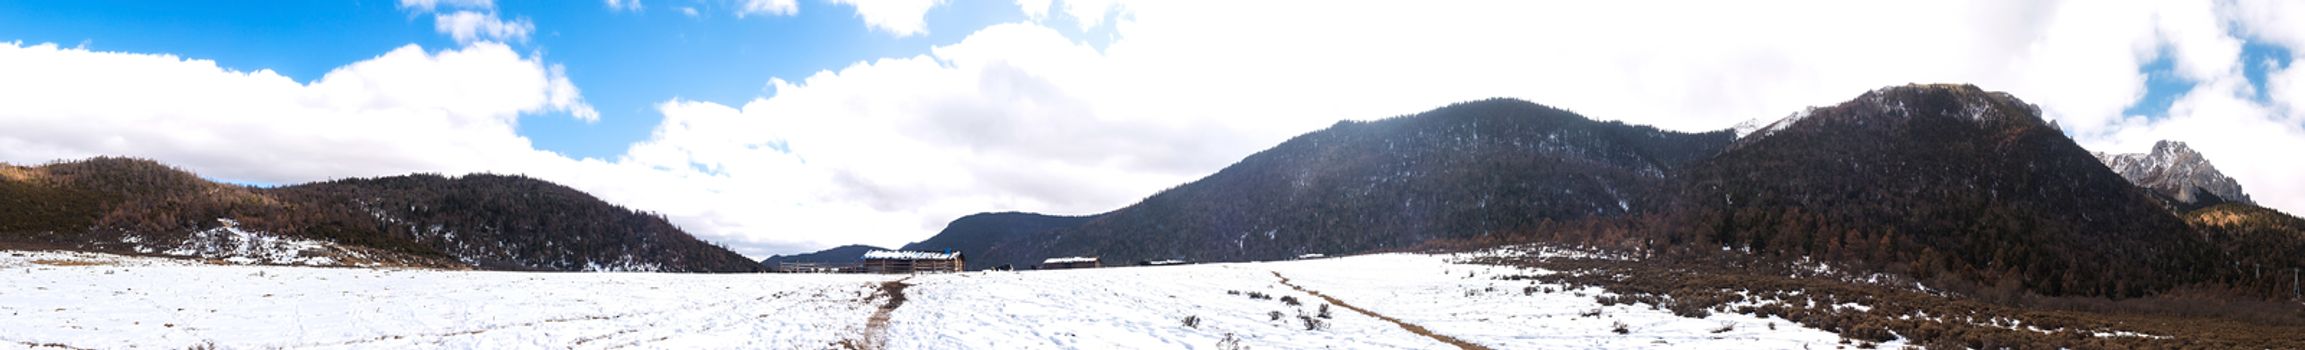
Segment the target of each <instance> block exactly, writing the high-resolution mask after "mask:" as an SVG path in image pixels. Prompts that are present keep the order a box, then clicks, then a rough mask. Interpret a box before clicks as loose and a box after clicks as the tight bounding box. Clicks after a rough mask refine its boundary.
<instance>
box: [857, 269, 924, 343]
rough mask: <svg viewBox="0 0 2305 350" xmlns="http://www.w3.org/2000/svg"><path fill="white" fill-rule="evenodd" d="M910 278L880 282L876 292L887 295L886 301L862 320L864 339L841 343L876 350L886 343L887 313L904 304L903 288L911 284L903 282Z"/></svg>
mask: <svg viewBox="0 0 2305 350" xmlns="http://www.w3.org/2000/svg"><path fill="white" fill-rule="evenodd" d="M911 279H912V277H905V278H899V279H897V280H895V281H888V282H881V283H880V292H879V293H878V294H882V295H887V296H888V302H887V303H883V304H880V308H879V309H876V310H873V311H872V318H870V319H867V320H866V321H865V322H864V337H865V339H864V340H863V341H861V342H860V341H854V340H849V341H842V342H841V345H843V346H846V347H849V348H853V349H864V350H877V349H880V348H881V347H883V346H886V345H888V316H889V313H893V312H896V308H897V307H900V306H904V288H905V287H911V286H912V285H911V284H906V283H904V281H906V280H911Z"/></svg>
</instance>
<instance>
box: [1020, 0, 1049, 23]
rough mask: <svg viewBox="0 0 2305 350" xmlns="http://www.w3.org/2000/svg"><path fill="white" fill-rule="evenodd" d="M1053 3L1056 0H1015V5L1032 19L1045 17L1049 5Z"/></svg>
mask: <svg viewBox="0 0 2305 350" xmlns="http://www.w3.org/2000/svg"><path fill="white" fill-rule="evenodd" d="M1055 4H1056V0H1016V7H1017V8H1019V9H1022V10H1024V16H1025V17H1026V18H1031V19H1034V20H1039V19H1042V18H1047V17H1048V10H1049V6H1051V5H1055Z"/></svg>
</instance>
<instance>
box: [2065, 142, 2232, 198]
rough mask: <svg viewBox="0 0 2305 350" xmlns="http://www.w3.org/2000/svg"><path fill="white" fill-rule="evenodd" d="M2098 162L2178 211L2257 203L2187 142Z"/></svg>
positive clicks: (2103, 156) (2155, 146)
mask: <svg viewBox="0 0 2305 350" xmlns="http://www.w3.org/2000/svg"><path fill="white" fill-rule="evenodd" d="M2095 155H2096V156H2097V160H2098V161H2102V162H2104V163H2105V166H2106V167H2110V168H2112V169H2113V172H2114V173H2119V174H2121V177H2123V178H2127V179H2129V181H2130V182H2132V183H2135V184H2136V185H2137V186H2138V187H2144V188H2146V189H2149V190H2152V191H2153V192H2154V193H2155V194H2157V195H2160V196H2162V197H2164V199H2166V200H2167V201H2168V202H2170V206H2171V207H2173V208H2176V209H2178V211H2190V210H2192V209H2195V208H2204V207H2208V206H2213V205H2217V204H2219V203H2225V202H2235V203H2242V204H2250V203H2254V202H2252V201H2250V200H2249V194H2248V193H2247V192H2243V191H2242V190H2241V183H2240V182H2237V181H2234V180H2233V178H2231V177H2226V176H2225V173H2222V172H2218V171H2217V166H2215V165H2211V164H2209V159H2208V158H2206V157H2202V156H2201V153H2200V152H2195V151H2193V148H2192V147H2186V146H2185V143H2184V142H2176V141H2166V140H2164V141H2160V142H2155V143H2153V151H2152V152H2150V153H2123V154H2109V153H2095Z"/></svg>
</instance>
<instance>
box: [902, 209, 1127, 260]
mask: <svg viewBox="0 0 2305 350" xmlns="http://www.w3.org/2000/svg"><path fill="white" fill-rule="evenodd" d="M1096 218H1097V217H1095V216H1054V215H1042V214H1034V213H1018V212H1007V213H981V214H973V215H969V216H963V217H961V218H959V219H954V220H953V221H952V223H951V224H947V225H945V227H944V230H942V231H938V232H937V234H936V235H935V236H930V237H929V238H928V239H926V240H921V241H920V242H914V243H912V244H906V245H904V249H905V250H920V251H937V252H941V251H957V252H961V254H962V256H964V257H966V258H967V259H968V262H969V263H968V268H969V269H971V270H982V269H988V268H992V267H995V266H1000V265H1003V264H1007V265H1011V266H1032V265H1033V264H1036V263H1039V262H1040V259H1042V258H1044V257H1040V256H1036V255H1033V254H1026V251H1024V250H1020V249H1011V248H1008V247H1012V246H1029V245H1030V244H1031V243H1032V242H1031V240H1032V239H1034V238H1035V237H1039V236H1038V235H1040V234H1043V233H1048V232H1050V231H1055V230H1060V229H1069V228H1074V227H1080V225H1081V224H1085V223H1088V222H1089V221H1091V220H1095V219H1096Z"/></svg>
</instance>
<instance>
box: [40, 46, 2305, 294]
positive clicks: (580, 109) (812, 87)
mask: <svg viewBox="0 0 2305 350" xmlns="http://www.w3.org/2000/svg"><path fill="white" fill-rule="evenodd" d="M2298 48H2305V4H2298V3H2294V2H2282V1H2169V2H2152V1H2068V2H2059V1H2025V2H2011V1H1976V2H1959V1H1916V2H1895V1H1883V2H1847V1H1816V2H1805V1H1763V2H1736V3H1722V2H1713V1H1611V2H1602V3H1592V2H1549V1H1421V2H1413V3H1387V2H1357V1H1355V2H1337V1H1256V2H1243V1H1197V0H1157V1H1135V0H1090V1H1067V0H989V1H970V0H893V1H876V0H831V1H819V0H604V1H526V0H365V1H345V2H320V1H125V0H122V1H115V0H90V1H0V162H8V163H13V164H41V163H47V162H53V161H59V160H71V159H80V158H86V157H92V156H100V155H113V156H130V157H140V158H148V159H154V160H158V161H161V162H164V163H168V164H172V165H175V166H178V167H182V168H184V169H187V170H190V171H193V172H195V173H198V174H200V175H201V176H204V177H207V178H210V179H215V180H219V181H227V182H234V183H243V184H253V185H261V186H270V185H285V184H295V183H303V182H311V181H323V180H329V179H338V178H351V177H377V176H391V175H400V174H408V173H420V172H423V173H444V174H466V173H481V172H485V173H499V174H522V175H528V176H532V177H536V178H540V179H544V180H548V181H553V182H557V183H560V184H564V185H568V186H570V187H573V188H576V189H579V190H583V191H586V192H589V193H592V194H594V195H595V196H599V197H601V198H602V199H603V200H606V201H609V202H611V203H616V204H618V205H623V206H626V207H630V208H634V209H638V210H645V211H650V212H655V213H661V214H664V215H665V217H667V218H669V219H671V220H672V221H673V223H675V224H677V225H680V226H681V227H683V228H684V229H686V230H688V231H689V232H691V233H692V234H695V235H696V236H697V237H698V238H702V239H705V240H708V241H712V242H715V243H720V244H723V245H726V246H728V247H729V248H731V249H733V250H735V251H737V252H738V253H742V254H745V255H748V256H752V257H754V258H762V257H766V256H768V255H773V254H784V253H796V252H805V251H811V250H815V249H821V248H828V247H832V246H837V245H843V244H858V243H861V244H872V245H879V246H888V247H893V246H898V245H903V244H904V243H907V242H912V241H917V240H921V239H925V238H927V237H928V236H930V235H932V234H934V233H935V232H936V231H937V230H940V229H942V228H943V226H944V224H945V223H947V222H949V221H951V220H952V219H955V218H958V217H960V216H963V215H967V214H972V213H978V212H996V211H1030V212H1041V213H1051V214H1065V215H1084V214H1094V213H1100V212H1104V211H1108V210H1112V209H1117V208H1120V207H1122V206H1126V205H1128V204H1132V203H1135V202H1136V201H1138V200H1141V199H1143V198H1144V197H1145V196H1148V195H1151V194H1152V193H1155V192H1157V191H1159V190H1162V189H1166V188H1170V187H1174V186H1176V185H1178V184H1182V183H1185V182H1189V181H1192V180H1194V179H1197V178H1200V177H1202V176H1206V175H1208V174H1210V173H1213V172H1215V171H1216V170H1218V169H1220V168H1222V167H1224V166H1225V165H1228V164H1231V163H1232V162H1234V161H1237V160H1239V159H1241V158H1243V157H1246V156H1248V155H1249V154H1251V153H1254V152H1256V151H1259V150H1263V149H1265V148H1268V147H1271V146H1273V145H1275V144H1278V143H1280V142H1281V141H1283V140H1286V139H1287V138H1288V137H1291V136H1295V135H1298V134H1302V133H1306V132H1311V131H1315V130H1318V129H1320V128H1323V127H1326V126H1328V125H1332V124H1335V123H1336V122H1337V121H1339V120H1370V119H1380V118H1386V117H1392V116H1398V115H1405V114H1411V113H1416V112H1420V111H1424V110H1429V109H1432V108H1436V107H1439V106H1443V105H1446V104H1449V103H1452V102H1460V101H1468V100H1477V99H1483V98H1491V97H1513V98H1521V99H1526V100H1530V101H1535V102H1538V103H1543V104H1547V105H1552V106H1556V107H1562V108H1566V109H1570V110H1573V111H1576V112H1579V113H1581V114H1584V115H1586V116H1588V117H1592V118H1595V119H1602V120H1621V121H1625V122H1628V123H1635V124H1648V125H1656V126H1659V127H1662V128H1666V129H1672V130H1682V131H1707V130H1715V129H1723V128H1727V127H1729V126H1730V125H1733V124H1736V123H1739V122H1743V121H1747V120H1763V121H1767V120H1774V119H1777V118H1781V117H1783V116H1785V115H1789V114H1791V113H1793V112H1794V111H1797V110H1800V109H1802V108H1804V107H1806V106H1818V105H1830V104H1835V103H1838V102H1840V101H1845V100H1848V99H1851V98H1854V97H1856V96H1857V95H1859V94H1862V93H1864V92H1865V91H1868V90H1871V89H1877V88H1880V87H1884V86H1892V85H1903V84H1906V83H1915V82H1921V83H1932V82H1943V83H1971V84H1976V85H1978V86H1980V87H1982V88H1985V89H1987V90H1995V91H2007V92H2010V93H2012V94H2015V95H2016V96H2017V97H2019V98H2020V99H2023V100H2025V101H2027V102H2030V103H2034V104H2037V105H2039V106H2040V107H2041V109H2042V111H2043V112H2044V114H2045V116H2046V117H2047V118H2050V119H2053V120H2056V121H2057V122H2058V123H2059V124H2060V125H2061V126H2063V127H2064V128H2065V129H2066V132H2067V134H2068V135H2070V136H2072V137H2073V138H2074V139H2075V140H2076V141H2078V142H2079V143H2080V144H2081V145H2082V146H2084V147H2087V148H2090V149H2092V150H2097V151H2105V152H2115V153H2133V152H2145V151H2147V150H2149V149H2150V147H2151V145H2152V144H2153V143H2154V142H2155V141H2158V140H2176V141H2184V142H2187V143H2188V144H2190V145H2191V146H2192V147H2193V148H2194V149H2197V150H2199V151H2201V152H2202V153H2203V154H2204V155H2205V156H2206V157H2208V158H2209V159H2210V160H2211V161H2212V162H2214V163H2215V164H2216V166H2217V167H2218V168H2219V169H2220V170H2222V171H2224V172H2225V173H2226V174H2227V175H2230V176H2232V177H2234V178H2235V179H2236V180H2238V181H2239V182H2240V183H2241V184H2242V186H2243V187H2244V188H2245V189H2246V190H2247V191H2248V192H2249V193H2250V194H2251V196H2252V197H2253V198H2255V199H2256V200H2257V201H2258V202H2260V204H2264V205H2267V206H2269V207H2273V208H2276V209H2281V210H2283V211H2287V212H2290V213H2300V212H2305V181H2300V180H2301V179H2305V162H2301V161H2299V159H2300V158H2299V156H2298V155H2299V154H2305V69H2291V68H2292V63H2293V62H2294V61H2295V59H2296V56H2295V55H2296V52H2297V49H2298Z"/></svg>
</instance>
